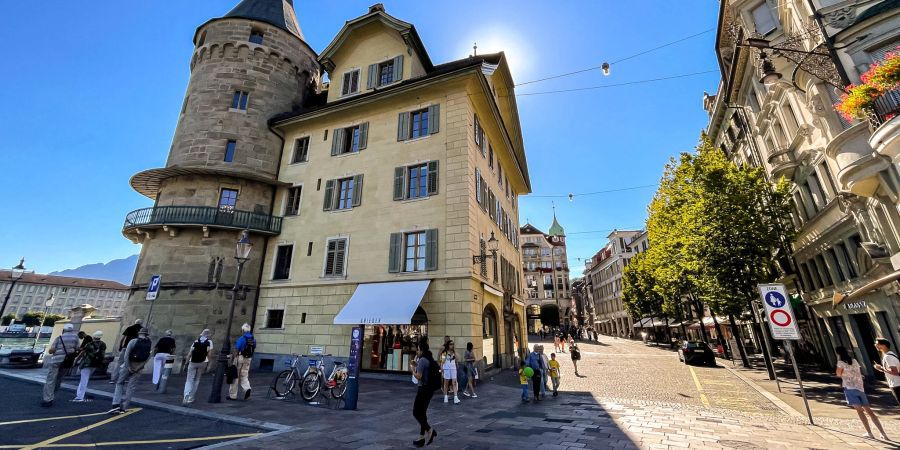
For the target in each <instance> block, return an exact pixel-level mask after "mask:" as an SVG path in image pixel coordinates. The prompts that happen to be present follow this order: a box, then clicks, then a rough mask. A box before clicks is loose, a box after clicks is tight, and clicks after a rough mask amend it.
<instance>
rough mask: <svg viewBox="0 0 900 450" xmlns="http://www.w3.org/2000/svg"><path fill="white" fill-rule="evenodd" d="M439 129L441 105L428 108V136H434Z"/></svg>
mask: <svg viewBox="0 0 900 450" xmlns="http://www.w3.org/2000/svg"><path fill="white" fill-rule="evenodd" d="M440 128H441V105H440V103H439V104H437V105H431V106H429V107H428V134H434V133H437V132H438V131H440Z"/></svg>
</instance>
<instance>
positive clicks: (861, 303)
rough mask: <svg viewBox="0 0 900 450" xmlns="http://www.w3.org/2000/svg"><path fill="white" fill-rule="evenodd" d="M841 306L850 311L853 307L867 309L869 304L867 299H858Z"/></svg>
mask: <svg viewBox="0 0 900 450" xmlns="http://www.w3.org/2000/svg"><path fill="white" fill-rule="evenodd" d="M841 306H843V307H844V309H846V310H848V311H849V310H851V309H866V307H867V306H868V305H866V301H865V300H860V301H858V302H853V303H844V304H843V305H841Z"/></svg>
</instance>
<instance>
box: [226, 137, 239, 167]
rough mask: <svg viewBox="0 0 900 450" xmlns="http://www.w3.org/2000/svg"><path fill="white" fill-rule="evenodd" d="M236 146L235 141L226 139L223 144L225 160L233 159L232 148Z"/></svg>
mask: <svg viewBox="0 0 900 450" xmlns="http://www.w3.org/2000/svg"><path fill="white" fill-rule="evenodd" d="M235 147H237V141H228V143H227V144H225V162H231V161H234V149H235Z"/></svg>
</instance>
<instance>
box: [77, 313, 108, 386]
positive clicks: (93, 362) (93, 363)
mask: <svg viewBox="0 0 900 450" xmlns="http://www.w3.org/2000/svg"><path fill="white" fill-rule="evenodd" d="M85 341H87V344H85V345H84V347H83V348H82V350H81V355H82V357H81V362H80V363H79V366H78V369H79V373H80V375H81V380H79V382H78V389H77V390H76V391H75V398H74V399H72V401H73V402H78V403H80V402H89V401H90V400H88V399H86V398H84V393H85V391H86V390H87V385H88V382H89V381H90V379H91V374H93V373H94V370H96V369H97V368H98V367H100V366H101V365H103V358H105V357H106V343H105V342H103V332H102V331H100V330H97V331H95V332H94V335H93V337H92V338H91V340H90V341H88V339H87V338H85Z"/></svg>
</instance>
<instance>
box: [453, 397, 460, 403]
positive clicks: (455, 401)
mask: <svg viewBox="0 0 900 450" xmlns="http://www.w3.org/2000/svg"><path fill="white" fill-rule="evenodd" d="M459 403H460V401H459V397H457V396H455V395H454V396H453V404H454V405H458V404H459Z"/></svg>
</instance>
